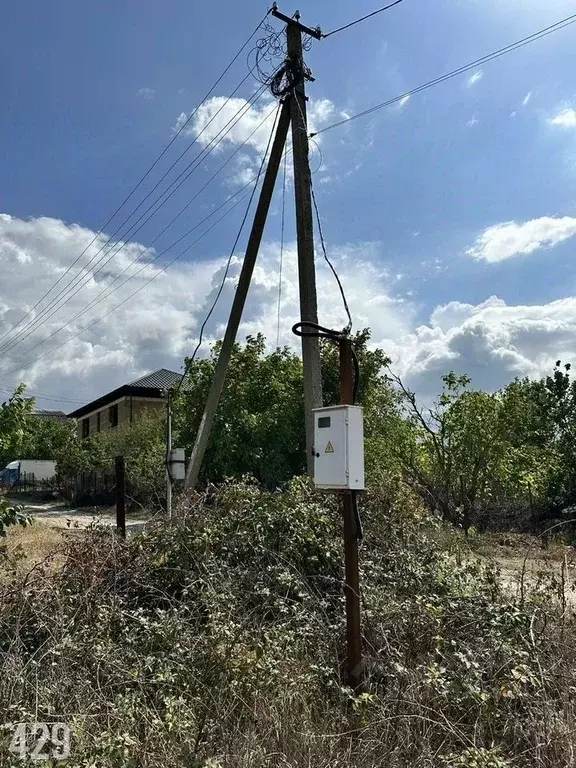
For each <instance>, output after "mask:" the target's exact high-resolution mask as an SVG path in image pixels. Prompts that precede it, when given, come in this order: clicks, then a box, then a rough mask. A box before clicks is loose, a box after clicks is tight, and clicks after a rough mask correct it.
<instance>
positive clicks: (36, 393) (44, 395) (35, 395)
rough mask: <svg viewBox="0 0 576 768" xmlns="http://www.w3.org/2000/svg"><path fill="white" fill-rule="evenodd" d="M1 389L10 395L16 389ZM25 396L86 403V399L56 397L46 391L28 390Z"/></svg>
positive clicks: (61, 401)
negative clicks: (31, 391)
mask: <svg viewBox="0 0 576 768" xmlns="http://www.w3.org/2000/svg"><path fill="white" fill-rule="evenodd" d="M0 391H1V392H4V393H6V394H8V395H13V394H14V389H9V388H8V387H0ZM24 397H25V398H31V397H33V398H34V399H35V400H52V401H53V402H55V403H80V404H82V403H85V402H86V401H85V400H75V399H73V398H71V397H55V396H54V395H46V394H44V392H34V393H32V394H28V393H27V392H26V393H25V394H24Z"/></svg>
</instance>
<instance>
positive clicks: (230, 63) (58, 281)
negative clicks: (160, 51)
mask: <svg viewBox="0 0 576 768" xmlns="http://www.w3.org/2000/svg"><path fill="white" fill-rule="evenodd" d="M269 14H270V10H268V11H267V12H266V14H265V15H264V17H263V18H262V19H261V21H260V22H258V24H257V25H256V27H255V29H254V30H253V31H252V32H251V33H250V35H249V36H248V38H247V39H246V41H245V42H244V43H243V44H242V46H241V47H240V49H239V50H238V51H237V53H236V54H235V55H234V56H233V58H232V59H231V61H230V62H229V63H228V65H227V66H226V67H225V69H224V70H223V72H222V74H221V75H220V76H219V77H218V78H217V80H216V81H215V82H214V84H213V85H212V86H211V88H210V89H209V90H208V91H207V93H206V95H205V96H204V97H203V98H202V99H201V100H200V101H199V102H198V104H197V105H196V107H195V108H194V110H192V112H191V113H190V115H189V116H188V118H187V119H186V120H185V121H184V122H183V123H182V124H181V125H180V126H179V127H178V129H177V130H176V131H175V133H174V135H173V136H172V138H171V139H170V141H169V142H168V143H167V144H166V146H165V147H164V149H163V150H162V151H161V152H160V154H159V155H158V156H157V157H156V159H155V160H154V161H153V162H152V164H151V165H150V166H149V167H148V169H147V170H146V171H145V172H144V174H143V175H142V176H141V177H140V179H139V180H138V181H137V182H136V184H135V185H134V186H133V187H132V189H131V190H130V192H129V193H128V194H127V195H126V196H125V197H124V199H123V200H122V202H121V203H120V205H118V206H117V208H116V209H115V210H114V211H113V213H112V214H111V215H110V216H109V217H108V219H107V220H106V221H105V222H104V224H103V225H102V226H101V228H100V229H99V230H98V232H96V234H95V235H94V237H93V238H92V240H91V241H90V242H89V243H88V245H86V247H85V248H84V250H83V251H82V252H81V253H80V254H79V255H78V256H77V257H76V259H75V260H74V261H73V262H72V264H70V266H69V267H68V268H67V269H66V270H65V271H64V272H63V273H62V275H60V277H59V278H58V279H57V280H56V282H55V283H54V284H53V285H52V286H51V288H50V289H49V290H48V291H47V292H46V293H45V294H44V295H43V296H41V297H40V299H39V300H38V301H37V302H36V304H34V306H32V307H31V308H30V309H29V310H28V311H27V312H26V313H25V314H24V315H22V316H21V317H20V319H19V320H18V321H17V322H16V323H15V324H14V325H13V326H12V327H11V328H9V329H8V330H7V331H6V332H5V333H4V334H3V335H2V336H0V341H2V340H3V339H4V338H6V336H7V335H8V334H10V333H11V332H12V331H13V330H14V329H15V328H18V327H19V326H20V324H21V323H22V322H23V321H24V320H25V319H26V318H27V317H29V316H30V314H32V313H33V312H34V310H35V309H36V308H37V307H38V306H39V305H40V304H41V303H42V301H43V300H44V299H45V298H46V297H47V296H48V295H49V294H50V293H51V292H52V290H54V288H56V286H57V285H59V283H60V282H61V281H62V280H63V279H64V278H65V277H66V275H68V274H69V272H70V270H71V269H73V268H74V266H76V264H77V263H78V262H79V261H80V259H81V258H82V256H84V254H85V253H86V252H87V251H88V249H89V248H91V246H92V245H93V244H94V243H95V242H96V241H97V239H98V237H100V235H101V234H102V233H103V232H104V230H105V229H106V227H107V226H108V225H109V224H110V222H111V221H112V220H113V219H114V218H115V217H116V216H117V215H118V213H119V212H120V211H121V210H122V208H123V207H124V206H125V205H126V203H127V202H128V200H130V198H131V197H132V196H133V195H134V193H135V192H136V190H137V189H139V187H140V186H141V185H142V183H143V182H144V181H145V180H146V179H147V178H148V176H149V175H150V173H151V172H152V171H153V170H154V168H155V167H156V166H157V165H158V163H159V162H160V160H161V159H162V158H163V157H164V155H165V154H166V153H167V152H168V150H169V149H170V147H171V146H172V145H173V143H174V142H175V141H176V140H177V139H178V137H179V136H180V134H181V133H182V131H183V130H184V129H185V128H186V127H187V126H188V125H189V123H190V121H191V120H192V119H193V118H194V116H195V115H196V114H197V112H198V110H199V109H200V107H201V106H202V104H203V103H204V102H205V101H206V99H207V98H208V97H209V96H210V95H211V94H212V93H213V92H214V90H215V89H216V88H217V86H218V85H219V84H220V83H221V82H222V80H223V78H224V77H225V76H226V75H227V73H228V72H229V71H230V69H231V68H232V66H233V65H234V63H235V62H236V61H237V59H238V58H239V56H240V55H241V54H242V52H243V51H244V50H245V48H246V47H247V46H248V44H249V43H250V41H251V40H252V38H253V37H254V35H255V34H256V32H257V31H258V30H259V29H260V27H261V26H262V24H263V23H264V22H265V21H266V18H267V17H268V15H269ZM197 138H198V137H195V139H194V141H196V139H197ZM193 143H194V142H192V144H193ZM188 149H190V147H188V148H187V149H186V150H184V152H182V154H181V155H180V156H179V157H178V158H177V160H176V161H175V163H173V164H172V165H171V166H170V168H169V169H168V171H167V172H166V174H165V175H164V176H163V177H162V179H164V178H165V177H166V175H167V173H169V172H170V171H171V170H172V168H174V165H176V163H178V162H179V161H180V159H181V158H182V157H183V155H184V154H185V153H186V152H187V151H188Z"/></svg>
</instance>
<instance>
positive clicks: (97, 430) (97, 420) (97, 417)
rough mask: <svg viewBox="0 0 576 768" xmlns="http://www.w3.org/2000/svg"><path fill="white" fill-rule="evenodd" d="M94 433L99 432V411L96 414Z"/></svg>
mask: <svg viewBox="0 0 576 768" xmlns="http://www.w3.org/2000/svg"><path fill="white" fill-rule="evenodd" d="M96 432H100V411H98V413H97V414H96Z"/></svg>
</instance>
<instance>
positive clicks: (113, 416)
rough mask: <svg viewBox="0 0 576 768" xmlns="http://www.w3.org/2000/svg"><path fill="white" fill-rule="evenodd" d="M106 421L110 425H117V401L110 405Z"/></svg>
mask: <svg viewBox="0 0 576 768" xmlns="http://www.w3.org/2000/svg"><path fill="white" fill-rule="evenodd" d="M108 421H109V422H110V426H111V427H117V426H118V403H116V405H111V406H110V408H109V409H108Z"/></svg>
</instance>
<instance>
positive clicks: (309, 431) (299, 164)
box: [272, 9, 322, 475]
mask: <svg viewBox="0 0 576 768" xmlns="http://www.w3.org/2000/svg"><path fill="white" fill-rule="evenodd" d="M272 13H273V15H274V16H276V18H278V19H281V20H282V21H285V22H286V25H287V26H286V37H287V42H288V61H289V64H290V65H291V67H292V72H295V73H297V81H296V87H295V88H294V90H293V92H292V98H291V99H290V115H291V119H292V149H293V153H294V194H295V198H296V240H297V246H298V281H299V287H300V320H302V321H309V322H312V323H318V302H317V296H316V268H315V265H314V226H313V221H312V196H311V192H310V184H311V176H310V164H309V161H308V152H309V146H308V123H307V118H306V89H305V78H304V57H303V54H302V32H305V33H306V34H309V35H311V36H312V37H315V38H316V39H319V38H320V31H319V30H317V29H316V30H314V29H310V28H309V27H305V26H304V25H303V24H300V22H299V18H300V14H299V13H298V12H297V13H296V18H295V19H291V18H289V17H287V16H285V15H284V14H282V13H280V12H279V11H278V10H277V9H274V10H273V11H272ZM302 363H303V365H304V414H305V420H306V461H307V467H308V474H309V475H312V474H313V471H314V458H313V455H312V448H313V439H314V416H313V414H312V409H313V408H321V407H322V374H321V366H320V342H319V340H318V339H317V338H313V337H303V338H302Z"/></svg>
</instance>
